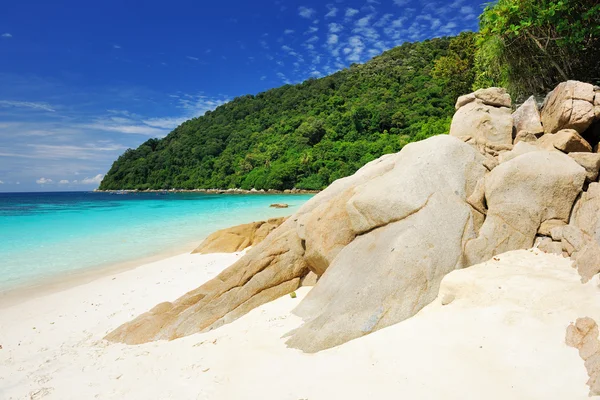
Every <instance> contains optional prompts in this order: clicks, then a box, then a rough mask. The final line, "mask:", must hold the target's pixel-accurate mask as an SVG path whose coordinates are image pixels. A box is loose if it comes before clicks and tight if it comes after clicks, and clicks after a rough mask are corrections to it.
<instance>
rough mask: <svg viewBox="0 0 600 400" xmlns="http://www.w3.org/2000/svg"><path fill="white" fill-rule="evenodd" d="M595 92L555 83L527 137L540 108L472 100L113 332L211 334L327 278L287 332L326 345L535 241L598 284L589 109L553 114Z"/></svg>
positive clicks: (475, 96) (491, 97)
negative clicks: (466, 270)
mask: <svg viewBox="0 0 600 400" xmlns="http://www.w3.org/2000/svg"><path fill="white" fill-rule="evenodd" d="M585 88H586V86H585V85H579V83H573V82H571V83H568V85H566V86H565V85H563V86H562V87H560V86H559V87H558V88H557V89H555V91H554V92H553V93H552V94H551V95H550V96H549V97H548V99H547V100H546V106H545V108H544V109H543V110H542V118H541V121H542V128H543V129H544V132H545V134H544V135H543V136H541V137H540V138H539V139H538V136H539V132H535V133H534V132H530V131H528V130H525V129H523V130H522V131H521V132H520V133H519V134H520V138H521V139H522V140H520V141H516V138H515V140H513V128H514V129H517V128H516V126H517V125H519V126H521V125H520V124H522V126H525V125H528V127H527V129H532V130H533V131H536V130H539V129H537V128H535V127H532V126H533V125H534V124H533V123H531V121H532V120H535V113H533V116H531V115H529V114H531V112H532V111H531V107H532V105H531V104H530V105H528V106H525V109H522V110H521V111H520V114H521V115H520V116H517V117H515V118H513V115H511V109H510V108H509V107H510V97H509V96H508V95H507V94H506V92H504V91H503V90H501V89H497V88H491V89H486V90H481V91H477V92H474V93H471V94H469V95H467V96H464V97H461V98H460V99H459V100H458V101H457V108H458V111H457V112H456V114H455V116H454V119H453V121H452V126H451V132H450V135H440V136H436V137H433V138H429V139H426V140H424V141H421V142H418V143H412V144H409V145H407V146H405V147H404V149H403V150H402V151H401V152H399V153H397V154H390V155H386V156H383V157H381V158H379V159H377V160H375V161H372V162H370V163H369V164H367V165H365V166H364V167H363V168H361V169H360V170H359V171H357V172H356V173H355V174H354V175H352V176H350V177H347V178H343V179H340V180H338V181H336V182H334V183H333V184H332V185H330V186H329V187H328V188H327V189H326V190H324V191H322V192H320V193H319V194H317V195H316V196H314V197H313V198H312V199H311V200H309V201H308V202H307V203H306V204H305V205H304V206H302V207H301V208H300V210H299V211H298V212H297V213H296V214H294V215H293V216H292V217H290V218H289V219H288V220H287V221H286V222H285V223H283V224H282V225H281V226H280V227H279V228H277V229H275V230H273V232H271V233H270V234H269V235H268V236H267V238H266V239H265V240H264V241H263V242H261V243H259V244H258V245H255V246H254V247H253V248H252V249H251V250H250V251H248V253H247V254H246V255H245V256H244V257H243V258H242V259H240V260H239V261H238V262H237V263H235V264H234V265H232V266H231V267H230V268H228V269H226V270H225V271H223V272H222V273H221V274H220V275H219V276H218V277H216V278H215V279H213V280H211V281H209V282H207V283H206V284H204V285H202V286H201V287H200V288H198V289H197V290H195V291H192V292H190V293H188V294H187V295H185V296H183V297H182V298H180V299H178V300H177V301H175V302H173V303H165V304H161V305H159V306H157V307H156V308H155V309H153V310H151V311H150V312H148V313H146V314H144V315H142V316H140V317H138V318H137V319H135V320H134V321H132V322H130V323H128V324H125V325H123V326H122V327H120V328H119V329H117V330H116V331H115V332H113V333H111V334H110V335H109V336H108V338H109V339H111V340H118V341H123V342H125V343H141V342H144V341H149V340H157V339H175V338H178V337H181V336H185V335H189V334H192V333H195V332H201V331H205V330H209V329H214V328H217V327H219V326H220V325H222V324H224V323H227V322H230V321H232V320H234V319H236V318H238V317H240V316H241V315H243V314H244V313H246V312H248V311H249V310H251V309H252V308H254V307H256V306H257V305H259V304H262V303H264V302H267V301H270V300H271V299H274V298H276V297H278V296H281V295H284V294H287V293H290V292H292V291H293V290H295V289H296V288H297V287H298V286H299V285H301V284H303V283H304V284H312V283H316V285H315V287H314V289H312V291H311V292H310V293H309V295H308V296H307V297H306V298H305V299H304V300H303V301H302V302H301V303H300V305H299V306H298V308H297V309H296V310H295V312H296V313H297V314H298V315H300V316H301V317H302V318H303V320H304V324H303V325H302V326H300V327H299V328H297V329H296V330H294V331H293V332H290V333H289V334H288V338H287V343H288V345H289V346H292V347H296V348H298V349H301V350H303V351H307V352H316V351H319V350H323V349H326V348H330V347H333V346H336V345H339V344H341V343H344V342H346V341H349V340H351V339H354V338H358V337H360V336H363V335H366V334H369V333H371V332H374V331H376V330H378V329H381V328H383V327H386V326H389V325H391V324H394V323H397V322H400V321H402V320H405V319H407V318H410V317H411V316H413V315H414V314H415V313H417V312H418V311H419V310H420V309H421V308H423V307H424V306H425V305H427V304H428V303H429V302H431V301H432V300H433V299H434V298H435V297H436V295H437V293H438V288H439V285H440V281H441V279H442V278H443V277H444V276H445V275H446V274H447V273H449V272H450V271H452V270H454V269H458V268H463V267H467V266H470V265H472V264H476V263H480V262H482V261H486V260H488V259H490V258H491V257H493V256H495V255H497V254H499V253H503V252H506V251H510V250H516V249H525V248H529V247H531V246H536V247H539V248H540V249H542V250H544V251H547V252H552V253H556V254H566V255H569V256H571V257H572V258H573V259H574V265H575V267H576V268H577V269H578V271H579V273H580V274H581V276H582V280H583V281H587V280H589V279H591V277H592V276H593V275H594V274H596V273H598V271H600V223H599V217H598V216H600V186H599V185H600V184H598V183H596V182H594V181H595V179H597V175H598V174H597V172H598V168H597V165H598V163H597V158H594V157H592V156H594V155H595V154H593V153H591V152H590V148H589V146H590V144H589V143H587V141H586V139H585V138H584V137H587V136H585V135H586V134H587V133H586V134H584V133H583V131H581V129H583V125H581V124H580V123H579V122H578V121H579V120H580V119H579V117H574V118H575V119H573V118H572V117H573V115H579V114H580V112H579V111H576V112H572V113H571V114H569V116H568V118H567V117H564V118H563V117H560V118H554V117H553V115H554V114H556V112H559V111H560V109H559V108H560V107H559V106H558V104H559V103H560V104H562V105H563V106H565V107H571V111H572V110H573V109H574V108H577V107H579V103H578V102H577V101H584V100H580V98H585V97H586V96H588V95H587V94H586V93H587V92H585V90H584V89H585ZM565 93H566V94H565ZM569 93H570V94H569ZM582 93H583V94H582ZM569 96H570V97H569ZM594 96H596V95H595V94H594ZM588 97H589V96H588ZM576 100H577V101H576ZM592 101H595V97H592ZM569 102H570V103H569ZM566 103H569V104H566ZM527 107H529V108H530V109H529V110H527ZM522 108H523V107H522ZM553 110H554V111H553ZM555 111H556V112H555ZM563 111H564V110H563ZM563 111H560V112H563ZM544 113H546V114H545V117H544ZM563 114H564V115H566V114H567V112H566V111H564V112H563ZM563 114H561V115H563ZM544 119H545V120H546V122H544ZM515 120H517V121H516V122H515ZM526 121H527V123H526ZM557 121H558V122H557ZM552 123H554V125H556V126H554V127H553V128H548V126H552V125H551V124H552ZM514 124H517V125H514ZM546 124H550V125H548V126H547V125H546ZM513 125H514V126H513ZM569 129H574V130H572V131H570V130H569ZM582 134H583V135H584V137H582V136H581V135H582ZM517 136H518V135H517ZM586 143H587V145H586ZM583 153H586V154H585V155H582V154H583ZM586 181H587V184H586ZM586 188H587V190H586V191H585V192H583V194H581V193H582V191H583V190H585V189H586ZM578 197H579V198H578ZM577 198H578V199H577ZM574 204H576V205H575V207H574ZM309 272H310V275H309ZM317 277H318V279H317Z"/></svg>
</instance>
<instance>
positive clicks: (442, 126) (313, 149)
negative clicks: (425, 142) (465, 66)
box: [100, 33, 473, 190]
mask: <svg viewBox="0 0 600 400" xmlns="http://www.w3.org/2000/svg"><path fill="white" fill-rule="evenodd" d="M458 38H460V39H462V40H463V41H466V42H470V43H472V42H473V34H470V33H469V34H462V35H461V36H459V37H458ZM452 41H453V39H452V38H441V39H433V40H427V41H424V42H420V43H405V44H403V45H402V46H399V47H396V48H394V49H392V50H389V51H387V52H385V53H383V54H382V55H380V56H378V57H375V58H373V59H372V60H370V61H369V62H367V63H365V64H362V65H356V64H355V65H352V66H351V67H350V68H348V69H345V70H342V71H339V72H337V73H335V74H333V75H331V76H327V77H324V78H321V79H309V80H307V81H305V82H303V83H301V84H298V85H286V86H283V87H280V88H277V89H272V90H269V91H266V92H264V93H259V94H257V95H255V96H253V95H247V96H243V97H239V98H236V99H235V100H233V101H231V102H229V103H227V104H225V105H222V106H220V107H218V108H217V109H216V110H214V111H212V112H207V113H206V114H205V115H204V116H201V117H198V118H194V119H192V120H189V121H187V122H185V123H183V124H182V125H180V126H179V127H177V128H176V129H175V130H174V131H173V132H171V133H170V134H169V135H168V136H167V137H165V138H163V139H160V140H157V139H151V140H148V141H147V142H145V143H144V144H142V145H141V146H140V147H138V148H137V149H135V150H131V149H130V150H127V151H126V152H125V153H124V154H123V155H122V156H121V157H119V159H118V160H117V161H116V162H115V163H114V164H113V166H112V168H111V169H110V171H109V172H108V174H107V175H106V177H105V178H104V180H103V181H102V184H101V185H100V189H104V190H107V189H147V188H151V189H166V188H183V189H193V188H231V187H240V188H244V189H250V188H256V189H289V188H293V187H296V188H301V189H322V188H324V187H326V186H327V185H328V184H330V183H331V182H333V181H334V180H336V179H338V178H341V177H343V176H347V175H350V174H352V173H353V172H354V171H356V170H357V169H358V168H360V167H361V166H362V165H364V164H365V163H367V162H369V161H371V160H374V159H376V158H378V157H379V156H381V155H382V154H385V153H392V152H397V151H399V150H400V149H401V148H402V146H404V145H405V144H406V143H408V142H411V141H415V140H420V139H423V138H425V137H427V136H430V135H433V134H439V133H444V132H447V130H448V126H449V123H450V120H451V116H452V114H453V111H454V102H455V99H456V95H457V94H458V93H460V92H464V91H468V90H469V88H470V86H471V84H472V82H471V81H469V80H470V79H471V78H467V81H466V82H465V83H464V84H463V85H460V84H459V85H456V84H455V85H452V88H450V87H449V86H448V85H445V84H444V81H442V80H441V79H436V78H434V77H433V76H432V69H433V67H434V61H435V60H437V59H439V58H440V57H443V56H448V55H449V53H450V52H451V50H449V49H450V47H451V43H452ZM461 86H462V87H461ZM457 92H458V93H457Z"/></svg>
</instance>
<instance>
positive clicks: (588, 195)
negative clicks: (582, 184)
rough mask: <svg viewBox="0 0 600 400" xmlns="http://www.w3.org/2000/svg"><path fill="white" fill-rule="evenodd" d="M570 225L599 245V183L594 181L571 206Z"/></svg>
mask: <svg viewBox="0 0 600 400" xmlns="http://www.w3.org/2000/svg"><path fill="white" fill-rule="evenodd" d="M569 224H570V225H573V226H576V227H577V228H579V229H581V230H582V231H583V232H584V233H585V234H586V235H589V236H590V237H591V238H593V239H594V240H595V241H596V243H598V244H599V245H600V183H598V182H594V183H591V184H590V185H589V186H588V189H587V191H586V192H584V193H583V194H582V195H581V198H580V199H579V200H578V201H577V203H576V204H575V207H573V212H572V214H571V219H570V221H569Z"/></svg>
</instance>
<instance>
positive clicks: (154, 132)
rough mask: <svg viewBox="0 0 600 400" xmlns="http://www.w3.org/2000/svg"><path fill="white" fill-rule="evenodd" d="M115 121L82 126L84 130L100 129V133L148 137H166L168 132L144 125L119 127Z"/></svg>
mask: <svg viewBox="0 0 600 400" xmlns="http://www.w3.org/2000/svg"><path fill="white" fill-rule="evenodd" d="M113 122H114V121H110V122H107V121H102V120H100V121H97V122H95V123H91V124H85V125H82V126H81V127H82V128H88V129H98V130H100V131H106V132H118V133H126V134H133V135H148V136H164V135H165V134H167V133H168V132H166V131H165V130H164V129H159V128H155V127H151V126H144V125H133V124H132V125H119V124H114V123H113Z"/></svg>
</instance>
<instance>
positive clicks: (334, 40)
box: [327, 34, 339, 46]
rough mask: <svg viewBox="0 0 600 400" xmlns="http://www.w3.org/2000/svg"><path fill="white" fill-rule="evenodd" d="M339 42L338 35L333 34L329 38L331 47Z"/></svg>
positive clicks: (328, 42)
mask: <svg viewBox="0 0 600 400" xmlns="http://www.w3.org/2000/svg"><path fill="white" fill-rule="evenodd" d="M338 41H339V36H338V35H336V34H331V35H329V37H328V38H327V44H328V45H330V46H333V45H336V44H337V43H338Z"/></svg>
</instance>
